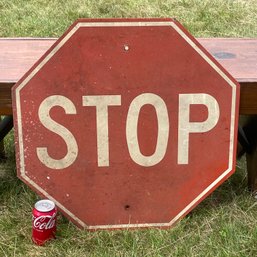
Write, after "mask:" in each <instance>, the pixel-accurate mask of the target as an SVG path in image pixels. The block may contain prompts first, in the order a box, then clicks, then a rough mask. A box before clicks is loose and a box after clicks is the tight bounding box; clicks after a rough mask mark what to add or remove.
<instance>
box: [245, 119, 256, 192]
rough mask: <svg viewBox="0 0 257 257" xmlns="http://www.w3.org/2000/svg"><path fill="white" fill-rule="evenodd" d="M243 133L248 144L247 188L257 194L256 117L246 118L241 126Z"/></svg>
mask: <svg viewBox="0 0 257 257" xmlns="http://www.w3.org/2000/svg"><path fill="white" fill-rule="evenodd" d="M243 131H244V133H245V136H246V138H247V141H248V143H249V147H248V149H246V161H247V173H248V188H249V190H250V191H252V192H254V193H256V192H257V115H252V116H248V117H247V119H246V120H245V122H244V124H243Z"/></svg>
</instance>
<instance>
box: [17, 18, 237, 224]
mask: <svg viewBox="0 0 257 257" xmlns="http://www.w3.org/2000/svg"><path fill="white" fill-rule="evenodd" d="M238 106H239V85H238V84H237V83H236V81H235V80H234V79H233V78H232V77H231V76H230V75H229V74H228V73H227V72H226V71H225V70H224V69H223V68H222V67H221V66H220V65H219V64H218V63H217V62H216V61H215V60H214V59H213V58H212V56H211V55H210V54H208V53H207V52H206V50H205V49H203V47H202V46H201V45H200V44H199V43H198V42H197V41H196V40H195V39H194V38H193V37H192V36H191V35H190V34H189V33H188V32H187V31H186V30H185V29H184V28H183V27H182V26H181V24H179V23H178V22H177V21H174V20H172V19H126V20H122V19H121V20H84V19H82V20H78V21H77V22H75V23H74V24H73V25H72V26H71V28H70V29H69V30H68V31H67V32H66V33H65V34H64V35H63V36H62V37H61V38H60V39H59V40H57V42H56V43H55V44H54V45H53V46H52V47H51V48H50V49H49V50H48V51H47V53H46V54H45V55H44V56H43V57H41V58H40V60H39V61H38V62H37V63H36V64H35V65H34V66H33V67H32V68H31V69H30V71H29V72H28V73H27V74H26V75H25V76H24V77H23V78H22V79H21V80H20V81H19V82H18V83H17V84H16V86H15V87H14V88H13V110H14V120H15V138H16V150H17V170H18V176H19V177H20V178H21V179H22V180H23V181H24V182H25V183H26V184H28V185H29V186H30V187H31V188H32V189H33V190H35V191H36V192H38V193H39V194H40V195H42V196H44V197H47V198H50V199H52V200H54V201H55V202H56V204H57V206H58V207H59V209H60V210H61V211H62V212H63V213H64V214H65V215H66V216H68V217H69V218H70V219H71V220H72V221H73V222H75V223H76V224H77V225H78V226H80V227H85V228H88V229H99V228H103V229H113V228H124V227H126V228H128V227H129V228H130V227H151V226H157V227H168V226H171V225H172V224H173V223H175V222H176V221H177V220H178V219H180V218H181V217H183V216H185V215H186V214H187V213H188V212H189V211H190V210H191V209H192V208H194V207H195V206H196V205H197V204H198V203H199V202H200V201H202V200H203V199H204V198H205V197H206V196H207V195H208V194H210V193H211V192H212V191H213V190H214V189H215V188H216V187H217V186H218V185H220V184H221V183H222V182H223V181H224V180H225V179H227V177H228V176H230V175H231V174H232V173H233V171H234V169H235V142H236V131H237V119H238ZM186 115H189V117H186ZM157 146H158V147H157Z"/></svg>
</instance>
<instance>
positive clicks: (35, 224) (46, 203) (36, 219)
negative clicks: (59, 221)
mask: <svg viewBox="0 0 257 257" xmlns="http://www.w3.org/2000/svg"><path fill="white" fill-rule="evenodd" d="M56 216H57V209H56V206H55V204H54V202H52V201H50V200H40V201H38V202H36V204H35V206H34V209H33V211H32V240H33V242H34V243H35V244H37V245H43V244H44V243H45V242H46V241H48V240H49V239H51V238H55V233H56Z"/></svg>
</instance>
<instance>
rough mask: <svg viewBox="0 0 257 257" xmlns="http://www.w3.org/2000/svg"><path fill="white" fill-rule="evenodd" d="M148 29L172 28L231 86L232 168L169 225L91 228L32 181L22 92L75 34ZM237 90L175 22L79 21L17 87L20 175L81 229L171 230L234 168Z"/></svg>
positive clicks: (125, 225)
mask: <svg viewBox="0 0 257 257" xmlns="http://www.w3.org/2000/svg"><path fill="white" fill-rule="evenodd" d="M146 26H154V27H156V26H171V27H172V28H173V29H175V30H176V31H177V32H178V33H179V35H180V36H181V37H183V38H184V40H185V41H186V42H187V43H188V44H189V45H190V46H191V47H192V48H193V49H195V51H196V52H197V53H198V54H199V55H200V56H201V57H202V58H203V59H204V60H205V61H206V62H207V63H208V64H209V65H210V66H211V67H212V68H213V69H214V70H215V71H216V72H217V73H218V74H219V75H220V76H221V77H222V78H223V79H224V80H225V81H226V82H227V83H228V84H229V85H230V86H231V87H232V103H231V125H230V146H229V165H228V169H227V170H225V171H224V173H223V174H222V175H220V176H219V177H218V178H217V179H216V180H215V181H214V182H212V183H211V184H210V185H209V186H208V187H207V188H206V189H205V190H204V191H203V192H201V193H200V194H199V195H198V196H197V197H196V198H195V199H194V200H193V201H192V202H191V203H189V204H188V205H187V206H186V207H185V208H184V209H183V210H182V211H181V212H180V213H179V214H178V215H177V216H176V217H174V218H173V219H172V220H171V221H170V222H168V223H143V224H117V225H96V226H88V225H87V224H85V223H84V222H83V221H81V220H80V219H79V218H78V217H76V216H75V215H74V214H73V213H72V212H70V211H69V210H68V209H66V208H65V207H64V206H63V205H62V204H61V203H59V202H58V201H56V199H54V197H52V196H51V195H49V194H48V193H47V192H46V191H45V190H44V189H43V188H41V187H40V186H39V185H38V184H36V183H35V182H34V181H32V180H31V179H30V178H29V177H28V176H27V175H26V170H25V159H24V146H23V132H22V115H21V100H20V92H21V90H22V88H23V87H24V86H26V84H27V83H28V82H29V81H30V80H31V79H32V78H33V77H34V76H35V75H36V74H37V72H38V71H39V70H40V69H41V68H42V67H43V66H44V65H45V64H46V63H47V62H48V61H49V60H50V59H51V58H52V57H53V56H54V55H55V53H56V52H57V51H58V50H59V49H60V48H61V47H62V46H63V45H64V44H65V43H66V42H67V41H68V40H69V39H70V38H71V37H72V35H73V34H74V33H75V32H76V31H77V30H78V29H79V28H83V27H146ZM236 87H237V85H236V84H235V83H234V82H233V81H232V80H231V79H230V78H229V77H228V76H227V75H226V74H225V73H224V72H223V71H222V70H221V69H220V68H219V67H218V66H217V65H216V64H215V63H214V62H213V61H212V60H211V59H210V58H209V57H208V56H207V55H206V54H205V53H204V52H203V51H202V50H201V49H200V48H199V47H198V46H197V45H196V44H195V43H194V42H193V41H192V40H191V39H190V38H189V37H188V36H187V35H186V34H185V33H184V32H183V31H182V30H181V29H180V28H179V27H178V26H177V24H176V23H174V22H173V21H145V22H144V21H128V22H122V21H116V22H78V23H77V24H76V25H75V26H74V27H73V28H72V29H71V30H70V31H69V32H68V34H67V35H65V37H64V38H62V40H61V41H60V42H59V43H58V44H57V45H56V46H55V47H54V48H53V50H52V51H51V52H50V53H48V55H47V56H46V57H45V58H44V59H43V60H42V61H41V62H40V63H39V64H38V65H37V67H36V68H35V69H34V70H32V71H31V73H30V74H29V75H28V76H27V77H26V78H25V79H24V81H22V82H21V84H20V85H18V87H17V88H16V92H15V93H16V112H17V129H18V135H19V139H18V141H19V157H20V174H21V177H22V178H23V179H24V180H25V181H27V182H28V183H29V184H30V185H32V186H33V187H34V188H35V189H36V190H37V191H39V192H40V193H41V194H43V195H44V196H45V197H47V198H48V199H50V200H52V201H54V202H55V203H56V204H57V206H58V207H59V208H60V209H61V210H62V211H63V212H64V213H66V214H67V215H68V216H70V217H71V218H72V219H73V220H74V221H76V222H77V223H78V224H79V225H80V226H81V227H83V228H85V229H116V228H139V227H141V228H142V227H168V226H171V225H172V224H174V223H175V222H176V221H178V220H179V219H180V218H181V217H182V216H183V215H184V214H185V213H186V212H187V211H189V210H190V209H191V208H192V207H193V206H194V205H195V204H196V203H197V202H198V201H199V200H200V199H201V198H203V197H204V196H205V195H206V194H207V193H208V192H209V191H210V190H211V189H212V188H213V187H215V186H216V185H217V184H218V183H219V182H220V181H221V180H222V179H223V178H224V177H226V176H227V175H228V174H229V173H230V172H231V171H232V168H233V149H234V137H235V135H234V129H235V119H236V116H235V113H236Z"/></svg>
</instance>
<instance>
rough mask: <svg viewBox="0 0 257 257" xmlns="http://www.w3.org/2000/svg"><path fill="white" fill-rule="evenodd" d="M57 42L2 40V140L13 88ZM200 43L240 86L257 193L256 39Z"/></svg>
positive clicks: (244, 145)
mask: <svg viewBox="0 0 257 257" xmlns="http://www.w3.org/2000/svg"><path fill="white" fill-rule="evenodd" d="M55 41H56V39H55V38H52V39H49V38H48V39H42V38H41V39H38V38H1V39H0V115H7V116H6V117H5V119H4V120H3V121H1V123H0V141H2V139H3V138H4V136H5V135H6V134H7V133H8V131H9V130H10V129H11V127H12V116H11V115H12V102H11V87H12V86H13V85H14V84H15V83H16V82H17V81H18V80H19V79H20V78H21V77H22V76H23V75H24V74H25V72H26V71H27V70H28V69H29V68H30V67H31V66H32V65H33V64H34V63H35V62H36V61H37V60H38V59H39V58H40V57H41V56H42V54H44V53H45V51H46V50H47V49H48V48H49V47H50V46H51V45H52V44H53V43H54V42H55ZM199 42H200V43H201V44H202V45H203V46H204V47H205V48H206V49H207V50H208V51H209V52H210V53H211V54H212V55H213V56H214V57H215V58H216V59H217V61H218V62H220V63H221V65H223V66H224V67H225V68H226V69H227V70H228V72H229V73H230V74H231V75H232V76H233V77H234V78H235V79H236V80H237V81H238V82H239V83H240V85H241V90H240V114H241V115H244V116H243V118H241V124H242V127H240V133H239V139H240V144H239V145H238V153H239V154H240V153H243V152H244V151H245V152H246V158H247V170H248V186H249V188H250V189H251V190H252V191H254V192H256V191H257V39H231V38H209V39H207V38H200V39H199ZM245 115H247V116H245ZM0 149H1V146H0Z"/></svg>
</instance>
